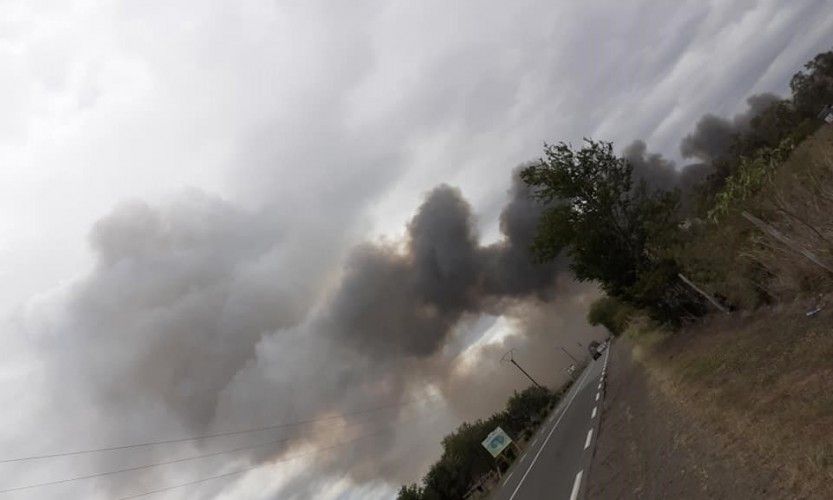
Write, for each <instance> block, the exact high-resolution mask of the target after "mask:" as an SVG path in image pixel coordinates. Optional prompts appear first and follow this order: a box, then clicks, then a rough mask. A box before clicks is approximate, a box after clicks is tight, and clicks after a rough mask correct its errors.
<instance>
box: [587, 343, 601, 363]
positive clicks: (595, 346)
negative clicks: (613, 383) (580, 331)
mask: <svg viewBox="0 0 833 500" xmlns="http://www.w3.org/2000/svg"><path fill="white" fill-rule="evenodd" d="M587 350H588V351H590V356H592V357H593V359H599V356H601V355H602V353H603V352H604V350H605V344H600V343H599V342H597V341H595V340H592V341H591V342H590V343H589V344H588V345H587Z"/></svg>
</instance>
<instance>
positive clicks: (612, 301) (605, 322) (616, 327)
mask: <svg viewBox="0 0 833 500" xmlns="http://www.w3.org/2000/svg"><path fill="white" fill-rule="evenodd" d="M633 314H634V309H633V308H632V307H630V306H629V305H628V304H625V303H624V302H622V301H620V300H617V299H616V298H614V297H609V296H607V295H605V296H604V297H601V298H599V299H596V301H595V302H593V303H592V304H591V305H590V310H589V311H588V312H587V322H588V323H590V324H591V325H593V326H598V325H601V326H603V327H605V328H607V331H609V332H610V333H611V334H612V335H615V336H619V335H621V334H622V333H623V332H624V331H625V329H626V328H627V327H628V323H629V322H630V320H631V318H632V317H633Z"/></svg>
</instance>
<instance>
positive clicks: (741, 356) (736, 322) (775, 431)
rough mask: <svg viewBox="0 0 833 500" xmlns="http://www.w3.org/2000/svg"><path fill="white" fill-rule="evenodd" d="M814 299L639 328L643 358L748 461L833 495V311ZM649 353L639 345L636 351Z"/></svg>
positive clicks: (636, 335) (666, 390)
mask: <svg viewBox="0 0 833 500" xmlns="http://www.w3.org/2000/svg"><path fill="white" fill-rule="evenodd" d="M813 305H814V302H810V301H799V302H795V303H793V304H791V305H782V306H778V307H771V308H763V309H760V310H758V311H756V312H754V313H744V314H741V313H737V314H733V315H731V316H714V317H711V318H708V319H707V320H705V321H704V322H702V323H700V324H697V325H694V326H691V327H689V328H686V329H683V330H682V331H680V332H677V333H674V334H673V335H672V334H669V333H667V332H663V331H662V330H661V329H655V330H653V331H652V330H651V328H650V326H647V327H646V326H645V325H642V326H636V327H635V328H632V329H631V330H630V331H629V332H628V335H629V336H630V337H631V338H632V339H633V341H634V351H635V353H634V354H635V358H636V359H637V360H639V361H640V362H641V363H643V365H644V366H645V367H646V368H647V369H648V370H647V371H648V373H649V375H650V379H651V380H652V382H654V383H656V384H657V386H658V387H659V388H660V390H661V391H662V393H663V394H665V395H666V396H668V397H669V398H670V399H672V400H673V401H675V402H676V403H678V404H680V405H681V406H682V407H683V408H684V409H685V411H686V412H687V413H689V414H691V415H692V416H694V417H695V419H697V420H698V421H699V422H702V423H703V425H704V426H706V427H707V428H708V429H710V430H712V431H713V432H714V434H715V436H716V438H717V440H718V444H719V445H720V446H721V447H722V448H723V449H724V450H725V451H727V452H728V453H730V454H731V455H732V456H735V457H738V458H739V459H740V461H741V463H744V464H750V465H753V464H754V465H755V466H758V467H762V468H763V469H764V470H769V471H770V472H771V473H773V474H775V475H776V477H778V478H779V480H780V482H781V483H782V484H783V486H784V487H785V488H786V489H787V490H788V491H790V492H791V493H792V494H794V495H795V496H796V497H799V498H831V495H833V486H831V484H833V483H831V480H833V310H822V311H821V312H820V313H818V314H817V315H815V316H813V317H807V316H806V315H805V312H806V311H807V310H808V309H810V308H812V306H813ZM637 351H640V352H637Z"/></svg>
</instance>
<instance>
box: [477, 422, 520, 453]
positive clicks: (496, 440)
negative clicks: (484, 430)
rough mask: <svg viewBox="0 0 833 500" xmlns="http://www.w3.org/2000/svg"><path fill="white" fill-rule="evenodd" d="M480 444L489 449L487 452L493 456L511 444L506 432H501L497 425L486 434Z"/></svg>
mask: <svg viewBox="0 0 833 500" xmlns="http://www.w3.org/2000/svg"><path fill="white" fill-rule="evenodd" d="M481 444H483V447H484V448H486V449H487V450H489V453H491V454H492V456H493V457H497V456H498V455H500V452H501V451H503V450H504V448H506V447H507V446H509V445H510V444H512V439H511V438H510V437H509V435H508V434H506V433H505V432H503V429H501V428H500V427H497V428H495V430H493V431H492V432H490V433H489V435H488V436H486V439H484V440H483V443H481Z"/></svg>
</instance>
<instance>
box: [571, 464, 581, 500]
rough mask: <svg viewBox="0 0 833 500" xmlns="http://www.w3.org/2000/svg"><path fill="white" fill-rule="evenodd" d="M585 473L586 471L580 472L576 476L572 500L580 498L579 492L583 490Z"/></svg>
mask: <svg viewBox="0 0 833 500" xmlns="http://www.w3.org/2000/svg"><path fill="white" fill-rule="evenodd" d="M583 473H584V471H583V470H580V471H578V474H576V480H575V481H573V491H572V493H570V500H576V499H577V498H578V490H579V489H581V475H582V474H583Z"/></svg>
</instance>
